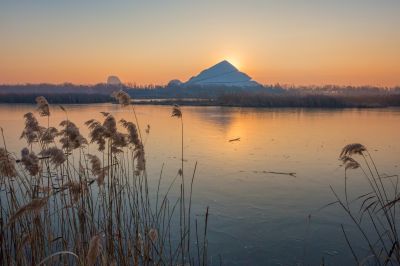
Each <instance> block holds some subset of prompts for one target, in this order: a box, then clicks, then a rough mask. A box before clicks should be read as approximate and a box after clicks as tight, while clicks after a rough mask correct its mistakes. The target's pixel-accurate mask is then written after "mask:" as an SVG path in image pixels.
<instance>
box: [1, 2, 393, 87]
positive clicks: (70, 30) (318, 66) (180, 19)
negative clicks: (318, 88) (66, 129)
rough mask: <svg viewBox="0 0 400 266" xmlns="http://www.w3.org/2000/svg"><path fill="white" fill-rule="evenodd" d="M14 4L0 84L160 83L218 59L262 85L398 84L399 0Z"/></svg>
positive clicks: (4, 26)
mask: <svg viewBox="0 0 400 266" xmlns="http://www.w3.org/2000/svg"><path fill="white" fill-rule="evenodd" d="M16 2H17V1H5V3H4V4H3V3H2V8H1V9H0V36H2V38H1V39H2V41H1V44H0V48H1V49H0V59H1V60H0V83H26V82H30V83H39V82H50V83H62V82H73V83H85V84H86V83H98V82H104V81H105V80H106V78H107V76H108V75H117V76H119V77H120V79H121V80H122V81H123V82H136V83H138V84H165V83H167V82H168V81H169V80H171V79H175V78H177V79H180V80H182V81H186V80H187V79H189V78H190V77H191V76H193V75H196V74H198V72H199V71H201V70H202V69H204V68H206V67H210V66H211V65H213V64H215V63H218V62H219V61H221V60H223V59H227V60H229V61H230V62H231V63H233V64H234V65H235V66H237V67H238V68H239V69H240V70H242V71H244V72H246V73H247V74H249V75H250V76H251V77H253V78H254V79H255V80H257V81H259V82H261V83H265V84H274V83H281V84H295V85H307V84H341V85H347V84H349V85H365V84H370V85H380V86H394V85H400V49H399V47H400V27H399V25H400V16H398V14H399V13H400V2H399V1H393V0H382V1H379V2H378V1H370V0H365V1H360V0H350V1H344V0H338V1H334V3H327V2H324V3H321V2H323V1H313V0H302V1H294V0H292V1H290V0H282V1H279V2H278V3H277V2H276V1H261V0H252V1H246V2H244V1H233V0H232V1H228V0H220V1H211V0H207V1H202V2H201V3H199V1H178V0H174V1H161V0H158V1H152V2H151V3H143V1H116V2H109V1H85V2H84V3H81V2H78V1H68V2H60V1H45V0H39V1H35V2H26V3H22V2H18V3H16ZM332 2H333V1H332Z"/></svg>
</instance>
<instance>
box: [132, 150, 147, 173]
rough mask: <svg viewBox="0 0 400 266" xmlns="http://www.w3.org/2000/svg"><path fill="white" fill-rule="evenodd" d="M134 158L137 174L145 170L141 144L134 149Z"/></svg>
mask: <svg viewBox="0 0 400 266" xmlns="http://www.w3.org/2000/svg"><path fill="white" fill-rule="evenodd" d="M134 158H135V159H136V171H137V172H139V173H140V172H142V171H144V170H145V169H146V159H145V156H144V147H143V145H142V144H139V145H136V147H135V149H134Z"/></svg>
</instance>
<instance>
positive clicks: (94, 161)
mask: <svg viewBox="0 0 400 266" xmlns="http://www.w3.org/2000/svg"><path fill="white" fill-rule="evenodd" d="M87 157H89V161H90V164H91V166H92V174H93V175H94V176H95V177H96V180H97V184H98V185H99V186H101V185H103V184H104V178H105V176H106V175H107V172H108V171H107V169H105V168H103V167H101V161H100V159H99V157H97V156H96V155H92V154H87Z"/></svg>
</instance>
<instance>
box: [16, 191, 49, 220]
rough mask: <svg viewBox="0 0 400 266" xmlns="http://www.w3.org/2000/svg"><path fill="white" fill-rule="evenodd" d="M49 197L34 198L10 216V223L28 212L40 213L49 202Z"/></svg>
mask: <svg viewBox="0 0 400 266" xmlns="http://www.w3.org/2000/svg"><path fill="white" fill-rule="evenodd" d="M48 199H49V198H48V197H44V198H34V199H32V201H31V202H29V203H27V204H26V205H24V206H22V207H20V208H19V209H18V210H17V211H16V212H15V213H14V215H12V216H11V217H10V219H9V220H8V225H11V224H13V223H14V222H15V221H16V220H17V219H19V218H20V217H21V216H23V215H24V214H26V213H33V214H34V215H36V216H37V215H38V214H39V212H40V210H41V209H42V208H43V207H44V206H45V205H46V204H47V201H48Z"/></svg>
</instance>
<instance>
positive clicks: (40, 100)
mask: <svg viewBox="0 0 400 266" xmlns="http://www.w3.org/2000/svg"><path fill="white" fill-rule="evenodd" d="M36 103H37V110H38V112H39V115H40V116H50V107H49V103H48V102H47V100H46V98H45V97H43V96H38V97H36Z"/></svg>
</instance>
